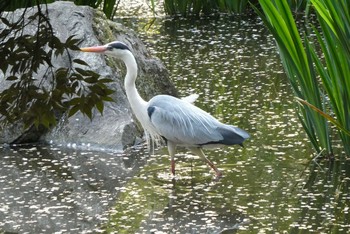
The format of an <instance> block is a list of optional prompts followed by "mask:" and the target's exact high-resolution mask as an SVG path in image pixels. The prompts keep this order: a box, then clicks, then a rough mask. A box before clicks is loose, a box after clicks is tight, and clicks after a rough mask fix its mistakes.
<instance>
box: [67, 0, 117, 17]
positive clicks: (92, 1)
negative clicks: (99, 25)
mask: <svg viewBox="0 0 350 234" xmlns="http://www.w3.org/2000/svg"><path fill="white" fill-rule="evenodd" d="M119 2H120V0H118V2H117V1H116V0H74V3H75V4H77V5H85V6H91V7H93V8H102V11H103V12H104V13H105V15H106V16H107V18H108V19H113V17H114V16H115V12H116V11H117V9H118V5H119Z"/></svg>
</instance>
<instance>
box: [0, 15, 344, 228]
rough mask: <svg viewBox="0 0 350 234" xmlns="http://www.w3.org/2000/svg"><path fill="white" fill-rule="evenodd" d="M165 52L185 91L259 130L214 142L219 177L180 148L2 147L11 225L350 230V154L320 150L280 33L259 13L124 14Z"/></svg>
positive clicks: (5, 223)
mask: <svg viewBox="0 0 350 234" xmlns="http://www.w3.org/2000/svg"><path fill="white" fill-rule="evenodd" d="M123 21H124V23H126V24H127V25H129V26H130V27H132V28H134V29H135V30H137V31H138V32H139V33H140V34H141V37H142V38H143V40H144V41H145V42H146V44H147V45H148V47H149V49H150V51H151V53H152V54H153V55H156V56H158V57H159V58H160V59H161V60H162V61H164V63H165V65H166V67H167V68H168V70H169V72H170V75H171V79H172V80H173V81H174V82H175V84H176V86H177V87H178V89H179V93H180V95H181V96H186V95H188V94H191V93H197V94H199V95H200V97H199V99H198V101H197V102H196V105H198V106H200V107H201V108H203V109H205V110H206V111H208V112H210V113H212V114H213V115H214V116H216V117H217V118H219V119H220V120H222V121H224V122H227V123H230V124H234V125H237V126H239V127H241V128H243V129H245V130H247V131H248V132H249V133H250V134H251V138H250V139H249V140H247V142H246V143H245V147H244V148H241V147H227V148H222V149H217V150H213V151H206V153H207V155H208V157H209V159H211V160H212V161H213V162H214V163H215V164H216V165H217V166H218V168H219V169H220V170H221V171H222V172H223V177H222V178H221V179H220V180H215V178H214V173H213V172H212V171H211V170H210V169H209V168H208V167H207V166H206V165H205V164H204V163H203V162H201V160H199V159H198V158H197V157H195V156H192V155H190V154H188V153H187V151H186V150H183V149H180V150H179V153H178V155H177V156H178V157H177V163H176V173H177V174H176V178H175V179H173V178H172V177H171V175H170V160H169V157H168V156H167V152H166V150H162V149H159V150H158V151H156V152H155V155H152V156H149V155H148V154H147V152H146V151H145V150H144V149H143V148H142V147H141V148H138V149H130V150H128V151H127V152H125V153H124V154H114V153H109V152H101V151H100V152H95V151H89V150H78V149H74V148H71V149H66V148H63V147H58V146H28V147H8V146H3V147H2V148H1V157H0V173H1V174H0V187H1V188H2V189H1V190H0V193H1V196H0V204H1V206H0V230H1V231H7V232H20V233H25V232H28V233H42V232H48V233H53V232H57V233H67V232H70V233H77V232H80V233H98V232H107V233H236V232H238V233H275V232H281V233H282V232H287V233H299V232H305V233H308V232H317V233H322V232H323V233H326V232H330V231H339V232H346V231H348V230H349V227H350V224H349V222H348V221H347V220H348V219H349V214H348V210H349V207H350V203H349V200H350V194H349V191H348V187H349V180H350V179H349V178H350V175H349V172H348V171H349V170H346V169H347V168H349V163H348V162H347V161H343V162H337V161H336V162H334V163H330V162H328V161H327V160H325V161H322V162H318V161H310V160H311V157H314V155H312V152H313V151H312V149H311V148H310V145H309V143H308V140H307V138H306V136H305V134H304V132H303V131H302V129H301V126H300V124H299V122H298V119H297V117H296V115H295V111H294V108H295V102H294V99H293V95H292V93H291V90H290V88H289V85H288V81H287V79H286V77H285V75H284V73H283V70H282V67H281V65H280V62H279V59H278V55H277V53H276V49H275V45H274V42H273V39H272V37H271V35H269V33H268V32H267V30H266V29H265V28H264V27H263V25H262V22H261V21H260V20H259V19H257V18H256V17H254V16H251V15H248V16H245V17H243V16H241V17H238V16H221V17H218V18H206V19H200V20H178V21H173V20H171V19H158V20H156V21H155V22H153V25H151V27H150V28H147V27H148V26H149V21H148V20H147V19H146V20H144V19H125V20H123Z"/></svg>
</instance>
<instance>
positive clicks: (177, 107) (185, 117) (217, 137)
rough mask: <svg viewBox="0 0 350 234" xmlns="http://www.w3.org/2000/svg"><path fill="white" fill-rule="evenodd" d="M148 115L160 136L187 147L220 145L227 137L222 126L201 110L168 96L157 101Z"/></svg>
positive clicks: (154, 101) (151, 104)
mask: <svg viewBox="0 0 350 234" xmlns="http://www.w3.org/2000/svg"><path fill="white" fill-rule="evenodd" d="M148 115H149V117H150V119H151V122H152V124H153V125H154V127H155V129H157V131H158V133H159V134H160V135H162V136H163V137H165V138H166V139H168V140H170V141H173V142H176V143H177V144H184V145H203V144H206V143H207V142H218V141H221V140H222V139H223V136H222V135H221V134H220V132H219V131H218V130H217V128H218V127H220V126H222V124H221V123H220V122H219V121H218V120H216V119H215V118H214V117H212V116H211V115H210V114H208V113H207V112H205V111H203V110H201V109H199V108H198V107H196V106H194V105H192V104H190V103H188V102H186V101H183V100H180V99H177V98H174V97H171V96H167V95H159V96H156V97H154V98H153V99H152V100H151V101H150V103H149V107H148Z"/></svg>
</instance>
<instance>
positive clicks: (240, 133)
mask: <svg viewBox="0 0 350 234" xmlns="http://www.w3.org/2000/svg"><path fill="white" fill-rule="evenodd" d="M80 50H81V51H83V52H95V53H102V54H105V55H109V56H113V57H116V58H119V59H121V60H122V61H123V62H124V63H125V66H126V76H125V80H124V86H125V92H126V95H127V98H128V100H129V102H130V106H131V108H132V110H133V112H134V114H135V116H136V118H137V119H138V120H139V121H140V123H141V125H142V127H143V128H144V130H145V131H146V132H148V133H149V134H150V136H151V138H152V139H157V138H162V139H164V140H165V142H166V144H167V147H168V151H169V155H170V157H171V172H172V174H173V175H175V153H176V147H177V146H184V147H187V148H188V149H190V150H191V151H192V153H194V154H196V155H198V156H199V157H200V158H202V159H203V160H204V161H205V162H206V163H207V164H208V165H209V166H210V167H211V168H212V169H213V170H214V171H215V173H216V176H217V177H221V175H222V174H221V172H220V171H219V170H218V169H217V167H216V166H215V165H214V164H213V163H212V162H211V161H210V160H209V159H208V158H207V157H206V156H205V154H204V152H203V150H202V149H203V148H206V147H220V146H224V145H235V144H237V145H241V146H243V142H244V141H245V140H246V139H247V138H249V137H250V136H249V134H248V133H247V132H246V131H244V130H242V129H240V128H238V127H235V126H232V125H228V124H223V123H221V122H220V121H219V120H217V119H216V118H214V117H213V116H211V115H210V114H209V113H207V112H205V111H204V110H202V109H200V108H198V107H196V106H195V105H193V104H192V103H190V102H189V101H186V100H182V99H179V98H176V97H173V96H169V95H157V96H155V97H153V98H152V99H151V100H149V101H148V102H147V101H145V100H144V99H142V97H141V96H140V94H139V93H138V91H137V89H136V85H135V80H136V78H137V63H136V60H135V57H134V55H133V53H132V52H131V50H130V48H129V47H128V46H127V45H126V44H124V43H123V42H120V41H114V42H111V43H108V44H106V45H102V46H94V47H85V48H81V49H80Z"/></svg>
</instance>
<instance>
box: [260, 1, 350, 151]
mask: <svg viewBox="0 0 350 234" xmlns="http://www.w3.org/2000/svg"><path fill="white" fill-rule="evenodd" d="M259 2H260V5H261V7H262V10H263V12H264V14H262V13H261V12H259V10H257V9H256V11H257V12H258V13H259V14H260V15H261V17H262V19H263V21H264V23H265V25H266V26H267V27H268V28H269V30H270V31H271V33H272V34H273V36H274V38H275V40H276V43H277V46H278V50H279V53H280V57H281V60H282V63H283V66H284V69H285V72H286V73H287V76H288V78H289V81H290V84H291V86H292V88H293V90H294V93H295V95H296V96H297V97H298V99H297V100H298V102H299V103H300V104H301V105H299V106H298V108H297V114H298V116H299V119H300V121H301V124H302V125H303V128H304V129H305V131H306V133H307V135H308V137H309V139H310V141H311V143H312V145H313V146H314V148H315V150H316V151H317V152H318V153H319V152H321V151H322V150H323V149H324V150H326V152H327V153H328V154H329V155H330V154H333V145H334V142H335V140H334V139H332V136H333V135H335V134H333V132H336V133H337V135H338V136H339V138H340V139H341V141H342V145H343V149H344V150H345V152H346V154H348V155H350V79H349V74H350V40H349V39H350V16H349V15H350V14H349V13H350V12H349V11H350V0H339V1H331V0H310V3H311V7H312V8H313V9H314V10H315V12H316V14H317V19H318V23H319V27H317V26H316V25H311V26H310V29H309V30H305V31H304V32H302V33H300V32H299V31H298V29H297V26H296V23H295V20H294V18H293V15H292V12H291V10H290V7H289V5H288V2H287V0H283V1H280V0H279V1H270V0H260V1H259ZM312 34H313V35H314V36H313V35H312ZM301 35H303V36H301ZM329 122H331V123H333V124H334V126H336V130H335V131H333V128H332V126H331V125H330V124H329Z"/></svg>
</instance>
